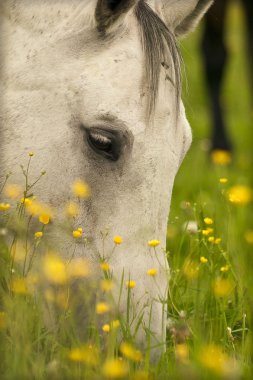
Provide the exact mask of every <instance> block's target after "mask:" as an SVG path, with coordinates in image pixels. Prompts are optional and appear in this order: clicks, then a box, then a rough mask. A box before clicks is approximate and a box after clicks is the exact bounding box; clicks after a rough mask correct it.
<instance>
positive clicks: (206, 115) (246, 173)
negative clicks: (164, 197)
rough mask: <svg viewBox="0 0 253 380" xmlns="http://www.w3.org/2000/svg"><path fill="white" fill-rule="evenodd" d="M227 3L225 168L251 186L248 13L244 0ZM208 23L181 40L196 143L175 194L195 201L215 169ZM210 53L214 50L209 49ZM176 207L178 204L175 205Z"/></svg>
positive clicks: (252, 141) (186, 96)
mask: <svg viewBox="0 0 253 380" xmlns="http://www.w3.org/2000/svg"><path fill="white" fill-rule="evenodd" d="M222 1H224V0H218V2H222ZM250 1H251V0H250ZM228 3H229V4H228V9H227V14H226V19H225V28H224V39H225V45H226V49H227V64H226V66H225V71H224V80H223V83H222V88H221V104H222V111H223V112H222V113H223V118H224V123H225V124H226V127H227V134H228V136H229V139H230V141H231V144H232V147H233V150H232V151H231V159H232V162H231V165H229V167H228V168H227V169H228V172H229V176H231V180H232V179H233V181H238V182H241V183H243V184H245V185H252V179H253V170H252V168H253V166H252V162H253V99H252V97H251V94H252V92H251V90H252V89H251V85H250V70H252V71H253V68H252V67H250V63H249V55H248V54H247V33H246V23H245V13H244V10H243V8H242V5H241V2H240V1H236V0H231V1H228ZM204 23H205V22H202V25H201V26H200V27H199V28H198V30H197V31H196V32H195V33H193V34H191V35H190V37H188V38H187V39H185V40H183V41H181V50H182V54H183V61H184V65H183V69H182V72H183V82H184V90H183V99H184V104H185V107H186V113H187V116H188V119H189V121H190V124H191V127H192V131H193V144H192V147H191V149H190V152H189V153H188V155H187V157H186V159H185V161H184V163H183V165H182V167H181V169H180V172H179V174H178V176H177V179H176V184H175V189H174V197H175V198H177V195H178V194H180V198H181V199H182V196H183V198H185V199H188V200H194V201H195V202H196V201H198V200H201V201H205V200H206V198H205V194H204V193H205V191H209V190H210V187H211V186H212V183H213V180H214V177H213V174H214V171H215V170H214V166H213V165H212V159H211V157H210V150H211V148H212V135H213V124H214V123H213V114H212V108H211V98H210V96H209V92H208V86H207V81H206V73H205V67H204V59H203V51H202V44H203V33H204ZM252 24H253V19H252ZM212 54H216V53H215V52H212V51H210V55H212ZM221 174H222V173H221ZM215 175H216V173H215ZM186 179H188V181H186ZM186 183H187V186H185V184H186ZM206 196H207V197H208V195H207V194H206ZM175 198H174V200H175ZM174 206H175V203H174V205H173V207H172V209H174Z"/></svg>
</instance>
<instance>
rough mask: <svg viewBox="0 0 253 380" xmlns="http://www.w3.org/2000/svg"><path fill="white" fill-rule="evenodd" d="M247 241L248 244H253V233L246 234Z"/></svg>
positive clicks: (247, 232)
mask: <svg viewBox="0 0 253 380" xmlns="http://www.w3.org/2000/svg"><path fill="white" fill-rule="evenodd" d="M244 237H245V240H246V242H247V243H248V244H253V231H252V230H250V231H246V232H245V234H244Z"/></svg>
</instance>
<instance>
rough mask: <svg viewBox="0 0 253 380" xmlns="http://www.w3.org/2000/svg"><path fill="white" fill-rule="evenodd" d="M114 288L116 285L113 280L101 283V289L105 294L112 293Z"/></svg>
mask: <svg viewBox="0 0 253 380" xmlns="http://www.w3.org/2000/svg"><path fill="white" fill-rule="evenodd" d="M113 287H114V283H113V281H112V280H109V279H105V280H102V281H101V282H100V288H101V290H102V291H103V292H107V293H108V292H110V291H111V290H112V289H113Z"/></svg>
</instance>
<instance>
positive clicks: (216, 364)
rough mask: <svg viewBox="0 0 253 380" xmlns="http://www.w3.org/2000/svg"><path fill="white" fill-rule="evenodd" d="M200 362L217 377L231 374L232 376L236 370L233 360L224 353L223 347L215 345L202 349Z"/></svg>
mask: <svg viewBox="0 0 253 380" xmlns="http://www.w3.org/2000/svg"><path fill="white" fill-rule="evenodd" d="M199 361H200V363H201V364H202V365H203V366H204V367H206V368H207V369H209V370H210V371H212V372H214V373H216V374H217V375H228V374H229V373H230V375H232V373H233V370H234V368H233V367H234V366H233V362H232V359H230V358H229V356H228V355H227V354H225V353H224V352H223V351H222V349H221V347H219V346H217V345H215V344H210V345H207V346H205V347H202V349H201V353H200V354H199ZM228 378H230V377H228Z"/></svg>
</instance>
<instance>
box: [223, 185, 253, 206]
mask: <svg viewBox="0 0 253 380" xmlns="http://www.w3.org/2000/svg"><path fill="white" fill-rule="evenodd" d="M228 200H229V202H231V203H234V204H237V205H246V204H248V203H249V202H250V201H251V200H252V190H251V189H250V188H249V187H248V186H243V185H236V186H233V187H231V188H230V189H229V190H228Z"/></svg>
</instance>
